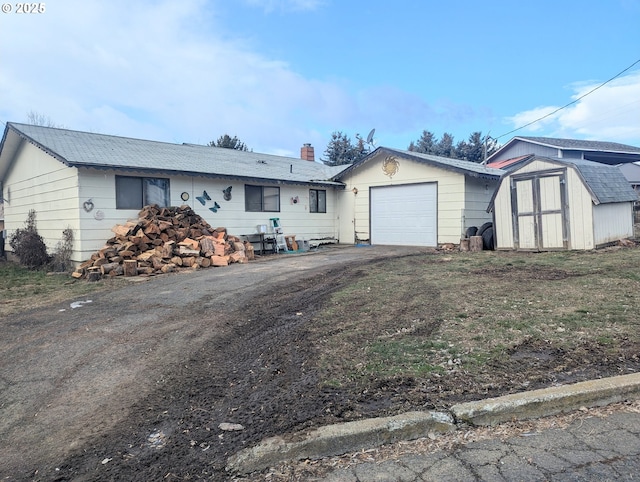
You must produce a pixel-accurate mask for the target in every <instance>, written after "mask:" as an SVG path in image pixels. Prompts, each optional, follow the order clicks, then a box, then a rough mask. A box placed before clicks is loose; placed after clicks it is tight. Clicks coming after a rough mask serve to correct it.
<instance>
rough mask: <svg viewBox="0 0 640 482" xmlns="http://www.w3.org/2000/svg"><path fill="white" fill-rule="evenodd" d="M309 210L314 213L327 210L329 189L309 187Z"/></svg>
mask: <svg viewBox="0 0 640 482" xmlns="http://www.w3.org/2000/svg"><path fill="white" fill-rule="evenodd" d="M309 211H310V212H312V213H326V212H327V191H325V190H320V189H309Z"/></svg>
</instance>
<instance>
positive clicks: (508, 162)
mask: <svg viewBox="0 0 640 482" xmlns="http://www.w3.org/2000/svg"><path fill="white" fill-rule="evenodd" d="M532 155H533V154H527V155H524V156H520V157H512V158H511V159H504V160H502V161H496V162H490V163H489V164H487V167H493V168H494V169H506V168H507V167H510V166H513V165H514V164H518V163H520V162H522V161H524V160H525V159H528V158H530V157H531V156H532Z"/></svg>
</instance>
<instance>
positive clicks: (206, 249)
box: [200, 236, 215, 253]
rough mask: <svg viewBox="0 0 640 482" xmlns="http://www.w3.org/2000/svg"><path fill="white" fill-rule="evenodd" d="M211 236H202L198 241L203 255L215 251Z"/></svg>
mask: <svg viewBox="0 0 640 482" xmlns="http://www.w3.org/2000/svg"><path fill="white" fill-rule="evenodd" d="M214 239H215V238H213V237H212V236H204V237H203V238H201V239H200V250H201V251H202V252H203V253H213V251H214V249H215V243H214Z"/></svg>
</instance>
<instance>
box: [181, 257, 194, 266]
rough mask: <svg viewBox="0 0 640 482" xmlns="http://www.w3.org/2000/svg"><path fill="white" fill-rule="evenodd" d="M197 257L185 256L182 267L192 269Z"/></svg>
mask: <svg viewBox="0 0 640 482" xmlns="http://www.w3.org/2000/svg"><path fill="white" fill-rule="evenodd" d="M195 262H196V257H195V256H185V257H183V258H182V266H187V267H191V266H193V265H194V264H195Z"/></svg>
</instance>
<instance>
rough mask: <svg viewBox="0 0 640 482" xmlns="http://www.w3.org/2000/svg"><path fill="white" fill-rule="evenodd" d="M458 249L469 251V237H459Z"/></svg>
mask: <svg viewBox="0 0 640 482" xmlns="http://www.w3.org/2000/svg"><path fill="white" fill-rule="evenodd" d="M460 251H463V252H464V251H469V238H461V239H460Z"/></svg>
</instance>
